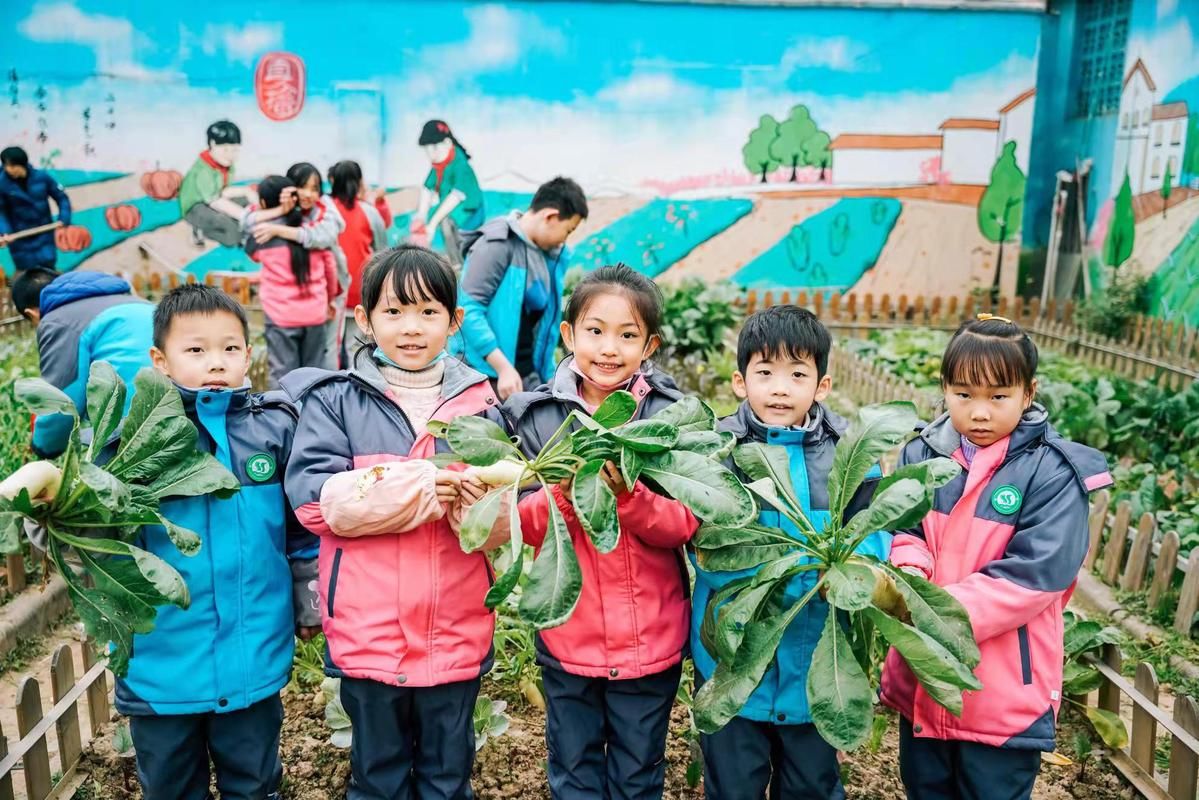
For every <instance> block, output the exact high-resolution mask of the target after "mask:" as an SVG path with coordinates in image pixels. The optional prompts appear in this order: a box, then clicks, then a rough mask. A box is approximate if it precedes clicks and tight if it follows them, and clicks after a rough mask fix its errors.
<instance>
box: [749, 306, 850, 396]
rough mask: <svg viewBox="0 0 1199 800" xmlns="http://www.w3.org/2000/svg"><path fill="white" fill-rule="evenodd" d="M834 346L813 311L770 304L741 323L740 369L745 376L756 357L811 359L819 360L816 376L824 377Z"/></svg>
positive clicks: (826, 330)
mask: <svg viewBox="0 0 1199 800" xmlns="http://www.w3.org/2000/svg"><path fill="white" fill-rule="evenodd" d="M832 347H833V339H832V337H831V336H829V332H828V328H826V327H824V324H823V323H821V321H820V320H819V319H818V318H817V317H816V315H815V314H813V313H812V312H811V311H808V310H807V309H806V308H800V307H799V306H795V305H781V306H770V307H769V308H764V309H762V310H761V311H755V312H754V313H753V314H750V315H749V318H748V319H746V320H745V324H744V325H742V326H741V333H740V334H739V335H738V336H737V369H738V370H739V371H740V372H741V374H742V375H744V374H745V372H746V370H748V369H749V362H750V361H751V360H752V359H753V358H754V356H758V357H760V358H766V359H774V358H784V357H790V358H793V359H795V360H797V361H798V360H800V359H804V358H810V359H812V360H813V361H815V362H816V377H817V378H823V377H824V375H825V373H826V372H828V354H829V350H831V349H832Z"/></svg>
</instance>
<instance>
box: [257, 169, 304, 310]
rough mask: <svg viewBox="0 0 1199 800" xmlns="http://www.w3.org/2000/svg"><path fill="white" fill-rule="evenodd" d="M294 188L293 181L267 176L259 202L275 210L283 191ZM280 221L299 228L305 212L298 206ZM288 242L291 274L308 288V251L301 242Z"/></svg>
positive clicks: (263, 182)
mask: <svg viewBox="0 0 1199 800" xmlns="http://www.w3.org/2000/svg"><path fill="white" fill-rule="evenodd" d="M294 186H295V184H294V183H292V181H291V180H289V179H288V178H284V177H283V176H282V175H267V176H266V177H265V178H263V179H262V181H261V182H259V184H258V200H259V202H261V203H262V207H263V208H275V207H276V206H278V205H279V195H281V194H282V193H283V190H284V189H289V188H292V187H294ZM280 221H281V222H282V223H283V224H284V225H290V226H291V227H293V228H298V227H300V224H301V223H302V222H303V221H304V212H303V211H301V210H300V207H299V206H298V205H297V206H293V207H292V209H291V211H290V212H289V213H288V214H287V215H286V216H283V217H280ZM286 241H287V249H288V250H290V251H291V274H292V275H294V276H295V278H296V284H297V285H299V286H301V287H303V286H307V285H308V278H309V274H308V273H309V268H310V266H311V260H310V259H309V257H308V250H307V249H306V248H305V247H304V245H302V244H300V243H299V242H293V241H292V240H291V239H287V240H286Z"/></svg>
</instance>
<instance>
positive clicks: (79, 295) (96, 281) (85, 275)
mask: <svg viewBox="0 0 1199 800" xmlns="http://www.w3.org/2000/svg"><path fill="white" fill-rule="evenodd" d="M132 291H133V289H132V288H131V287H130V286H129V283H128V282H127V281H125V280H124V279H123V278H118V277H117V276H116V275H109V274H107V273H104V272H91V271H89V270H75V271H72V272H67V273H64V274H63V275H60V276H58V277H57V278H55V279H54V280H52V281H51V282H50V283H49V284H48V285H47V286H46V288H45V289H43V290H42V296H41V298H40V299H39V302H38V307H39V308H40V310H41V313H42V316H43V317H44V316H46V315H47V314H49V313H50V312H51V311H54V310H55V309H58V308H61V307H62V306H65V305H67V304H68V303H73V302H75V301H76V300H83V299H86V298H88V297H107V296H108V295H113V294H131V293H132Z"/></svg>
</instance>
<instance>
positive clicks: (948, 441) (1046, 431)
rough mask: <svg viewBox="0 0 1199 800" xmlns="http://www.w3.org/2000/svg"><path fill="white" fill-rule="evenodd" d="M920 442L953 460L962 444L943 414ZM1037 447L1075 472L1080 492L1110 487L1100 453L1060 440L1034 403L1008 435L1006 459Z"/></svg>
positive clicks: (1045, 411) (955, 430)
mask: <svg viewBox="0 0 1199 800" xmlns="http://www.w3.org/2000/svg"><path fill="white" fill-rule="evenodd" d="M920 438H921V439H923V440H924V442H925V443H926V444H927V445H928V446H929V447H930V448H931V449H932V450H933V451H934V452H936V453H937V454H938V455H943V456H945V457H947V458H952V457H953V454H954V453H955V452H957V450H958V448H959V447H961V444H962V437H961V434H959V433H958V431H957V429H956V428H954V427H953V423H952V422H951V421H950V419H949V414H948V413H946V414H942V415H941V416H940V417H938V418H937V419H936V420H934V421H933V422H932V423H930V424H929V425H928V427H926V428H925V429H924V430H923V431H921V432H920ZM1040 444H1043V445H1045V446H1047V447H1050V448H1052V449H1053V450H1054V451H1056V452H1057V453H1058V455H1059V456H1061V458H1062V460H1063V461H1065V462H1066V463H1067V464H1068V465H1069V466H1070V468H1071V469H1073V470H1074V474H1075V475H1076V476H1077V477H1078V481H1079V483H1080V484H1081V485H1082V487H1083V491H1086V492H1089V491H1092V490H1094V489H1096V488H1100V487H1101V486H1106V485H1108V484H1110V483H1111V476H1110V474H1109V472H1108V466H1107V459H1106V458H1105V457H1104V455H1103V453H1101V452H1099V451H1098V450H1095V449H1094V448H1091V447H1087V446H1086V445H1083V444H1078V443H1077V442H1072V441H1070V440H1069V439H1065V438H1063V437H1062V435H1061V434H1060V433H1058V432H1057V431H1056V430H1055V429H1054V427H1053V426H1052V425H1050V424H1049V412H1048V411H1047V410H1046V409H1045V406H1043V405H1041V404H1040V403H1033V404H1032V405H1031V406H1029V407H1028V410H1027V411H1025V412H1024V416H1023V417H1022V418H1021V419H1020V424H1019V425H1017V426H1016V430H1014V431H1012V433H1011V440H1010V441H1009V442H1008V449H1007V457H1008V458H1011V457H1012V456H1014V455H1016V454H1018V453H1021V452H1023V451H1025V450H1028V449H1029V448H1032V447H1035V446H1037V445H1040Z"/></svg>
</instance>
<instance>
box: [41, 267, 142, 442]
mask: <svg viewBox="0 0 1199 800" xmlns="http://www.w3.org/2000/svg"><path fill="white" fill-rule="evenodd" d="M131 291H132V290H131V289H130V287H129V284H128V283H126V282H125V281H124V280H122V279H120V278H118V277H116V276H115V275H108V274H106V273H103V272H86V271H82V270H76V271H75V272H68V273H66V274H64V275H60V276H59V277H58V278H56V279H55V280H54V281H53V282H51V283H50V285H49V286H47V287H46V288H45V289H43V290H42V296H41V299H40V303H39V305H38V307H39V309H40V310H41V314H42V318H41V321H40V322H39V323H38V326H37V351H38V360H39V362H40V366H41V372H42V378H44V379H45V380H46V381H47V382H48V383H50V384H52V385H53V386H57V387H58V388H59V389H62V390H63V391H64V392H66V393H67V396H68V397H70V398H71V399H72V400H73V401H75V408H76V409H78V410H79V416H80V417H81V418H82V419H86V418H87V396H86V395H87V377H88V374H89V373H90V372H91V368H92V362H95V361H107V362H108V363H109V364H111V365H112V367H113V369H115V370H116V371H117V374H118V375H120V376H121V379H122V380H123V381H125V385H126V386H127V387H128V388H129V392H128V393H127V395H126V397H125V411H128V410H129V403H130V401H131V400H132V399H133V376H134V375H136V374H137V371H138V370H140V369H141V368H142V367H148V366H150V347H151V346H152V345H153V344H154V306H153V304H151V303H149V302H147V301H145V300H143V299H141V298H140V297H134V296H133V295H132V294H131ZM71 424H72V422H71V418H70V417H68V416H67V415H66V414H50V415H47V416H41V417H38V418H37V422H36V424H35V428H34V431H33V449H34V451H35V452H36V453H37V454H38V455H40V456H42V457H43V458H53V457H55V456H57V455H58V454H60V453H61V452H62V451H63V450H65V449H66V446H67V437H68V436H70V434H71Z"/></svg>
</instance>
